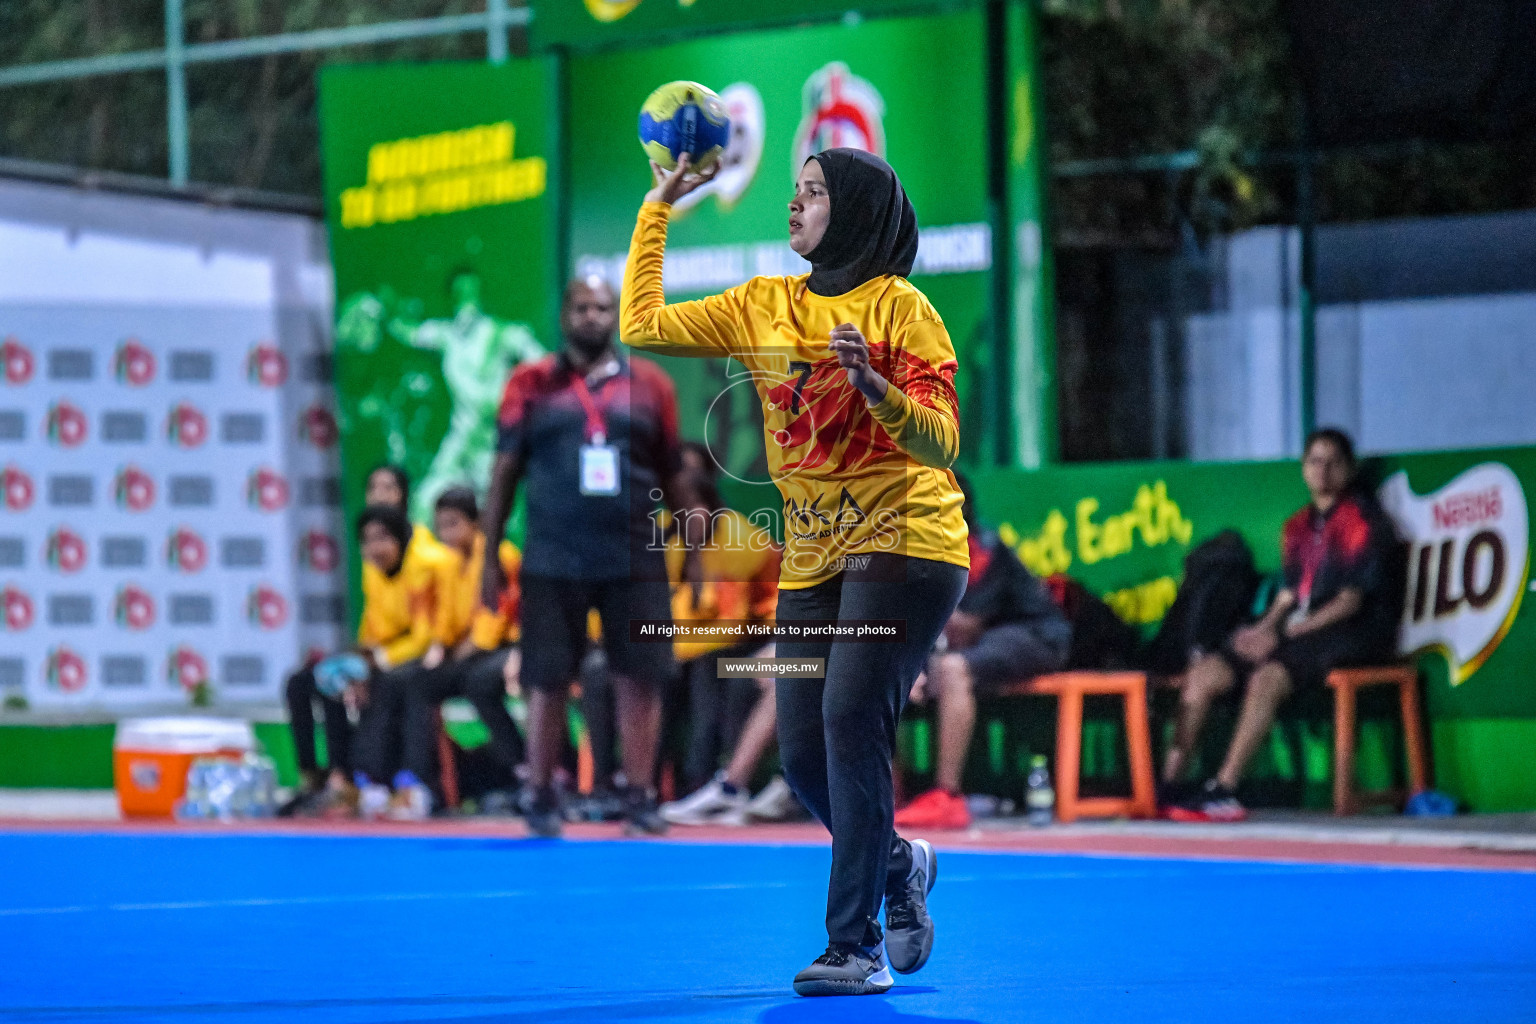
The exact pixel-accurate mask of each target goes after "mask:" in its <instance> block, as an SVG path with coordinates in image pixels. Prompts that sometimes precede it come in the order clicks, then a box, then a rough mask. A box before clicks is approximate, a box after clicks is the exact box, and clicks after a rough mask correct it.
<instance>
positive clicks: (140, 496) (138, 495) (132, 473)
mask: <svg viewBox="0 0 1536 1024" xmlns="http://www.w3.org/2000/svg"><path fill="white" fill-rule="evenodd" d="M113 491H114V493H116V495H117V504H118V507H119V508H126V509H127V510H128V511H130V512H143V511H144V510H145V509H147V508H149V507H150V506H151V505H153V504H154V503H155V481H154V479H153V478H152V477H151V476H150V475H149V474H148V473H146V472H144V471H143V470H141V469H139V468H138V467H137V466H124V467H123V468H122V469H120V470H118V471H117V481H116V483H115V484H114V485H113Z"/></svg>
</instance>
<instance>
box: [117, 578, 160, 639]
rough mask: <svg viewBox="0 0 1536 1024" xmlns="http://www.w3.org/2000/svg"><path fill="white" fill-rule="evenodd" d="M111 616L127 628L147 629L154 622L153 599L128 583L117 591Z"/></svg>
mask: <svg viewBox="0 0 1536 1024" xmlns="http://www.w3.org/2000/svg"><path fill="white" fill-rule="evenodd" d="M113 616H114V617H115V618H116V619H117V624H118V625H119V626H123V627H125V628H127V629H134V630H139V629H148V628H149V627H150V626H153V625H154V624H155V599H154V598H152V597H150V596H149V595H148V594H147V593H145V592H144V591H142V590H140V589H139V588H138V587H136V586H134V585H133V584H131V583H130V584H128V585H126V586H124V587H123V588H122V589H120V590H119V591H118V592H117V604H116V606H115V608H114V610H113Z"/></svg>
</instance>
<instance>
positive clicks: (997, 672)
mask: <svg viewBox="0 0 1536 1024" xmlns="http://www.w3.org/2000/svg"><path fill="white" fill-rule="evenodd" d="M1071 646H1072V627H1071V626H1068V625H1067V624H1066V623H1065V622H1053V623H1048V624H1046V625H1045V626H1043V627H1042V626H1040V625H1036V624H1033V623H1028V622H1004V623H1001V624H999V625H996V626H993V627H992V628H991V629H989V630H987V631H986V632H984V633H982V634H981V639H979V640H977V641H976V644H975V646H972V647H967V648H966V649H965V650H963V651H961V652H959V653H960V657H962V658H964V659H965V663H966V665H967V666H968V667H969V668H970V670H971V687H972V689H973V690H974V691H975V692H976V693H980V694H987V693H993V692H996V691H997V690H1000V689H1002V688H1003V687H1004V686H1006V685H1008V684H1009V683H1014V682H1018V681H1019V680H1022V679H1032V678H1034V677H1035V676H1038V675H1044V674H1045V673H1047V672H1055V671H1056V670H1057V669H1059V668H1061V667H1062V666H1063V665H1065V664H1066V663H1067V652H1068V651H1069V649H1070V648H1071Z"/></svg>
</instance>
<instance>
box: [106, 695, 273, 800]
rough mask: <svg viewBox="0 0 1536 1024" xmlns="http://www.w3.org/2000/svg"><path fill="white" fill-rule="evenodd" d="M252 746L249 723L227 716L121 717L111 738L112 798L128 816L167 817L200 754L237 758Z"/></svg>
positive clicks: (252, 733) (182, 791) (184, 787)
mask: <svg viewBox="0 0 1536 1024" xmlns="http://www.w3.org/2000/svg"><path fill="white" fill-rule="evenodd" d="M255 749H256V734H255V732H254V730H252V729H251V724H250V723H249V722H242V721H237V720H234V719H229V718H194V717H190V716H189V717H184V718H125V719H123V720H122V721H120V722H118V723H117V735H116V736H115V738H114V739H113V741H112V777H113V780H114V782H115V784H116V787H117V802H118V804H119V806H121V807H122V810H123V816H124V817H128V818H170V817H174V816H175V811H176V801H178V800H180V799H181V798H182V797H183V796H185V795H186V791H187V769H188V768H190V767H191V766H192V762H193V761H194V760H196V759H197V758H199V757H212V756H215V755H223V756H228V757H241V756H243V755H244V754H247V753H249V752H251V751H254V750H255Z"/></svg>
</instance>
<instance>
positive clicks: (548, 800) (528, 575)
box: [481, 277, 698, 837]
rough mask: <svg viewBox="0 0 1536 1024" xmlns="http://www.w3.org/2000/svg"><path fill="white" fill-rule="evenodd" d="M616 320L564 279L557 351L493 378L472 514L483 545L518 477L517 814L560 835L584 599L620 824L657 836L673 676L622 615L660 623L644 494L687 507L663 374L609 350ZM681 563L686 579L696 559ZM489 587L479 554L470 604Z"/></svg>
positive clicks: (494, 579)
mask: <svg viewBox="0 0 1536 1024" xmlns="http://www.w3.org/2000/svg"><path fill="white" fill-rule="evenodd" d="M617 326H618V313H617V300H616V297H615V296H614V294H613V289H612V288H610V287H609V286H608V284H607V283H606V282H604V281H602V280H601V279H599V278H595V277H594V278H586V279H583V280H578V281H573V282H571V284H570V285H569V286H568V287H567V288H566V290H565V298H564V302H563V304H562V306H561V311H560V328H561V333H562V334H563V335H564V339H565V346H564V348H563V350H562V351H560V352H559V353H557V354H554V355H549V356H545V357H544V358H543V359H540V360H537V361H535V362H531V363H524V364H522V365H521V366H519V367H518V368H517V369H516V370H515V371H513V373H512V376H511V378H510V379H509V380H508V381H507V387H506V394H505V396H504V398H503V399H502V404H501V413H500V417H499V420H500V423H499V428H500V429H499V438H498V442H497V456H496V464H495V467H494V468H493V469H492V471H491V484H490V490H489V494H488V496H487V498H486V508H485V513H484V516H483V518H482V520H481V529H482V530H483V531H484V533H485V537H486V548H487V550H495V546H496V544H497V543H499V542H500V540H501V538H502V535H503V533H504V532H505V530H506V525H507V518H508V516H509V515H510V514H511V511H512V504H513V499H514V497H515V496H516V493H517V487H518V485H519V483H526V486H527V491H528V502H527V507H528V530H527V536H526V539H525V541H524V544H523V565H522V601H521V614H522V637H523V640H522V650H523V664H522V686H523V690H524V692H525V693H526V694H527V697H528V768H529V772H530V774H531V776H532V778H531V781H532V783H533V786H534V790H535V792H534V797H533V802H532V804H531V806H530V807H529V808H528V811H527V817H528V826H529V828H530V830H532V831H533V832H534V834H536V835H540V836H546V837H552V836H557V835H559V834H560V829H561V808H560V806H559V801H558V799H557V797H556V795H555V793H554V791H553V788H552V787H551V785H550V777H551V773H552V771H553V768H554V764H555V761H556V758H557V757H558V755H559V751H560V748H561V730H562V729H564V728H565V720H566V719H565V706H566V695H567V691H568V689H569V687H570V684H571V681H572V680H573V678H574V677H575V675H576V671H577V666H578V665H579V663H580V659H581V656H582V654H583V652H584V650H585V648H586V645H587V615H588V612H589V611H590V610H591V609H593V608H595V609H597V612H598V615H599V617H600V618H601V620H602V627H603V645H604V647H605V649H606V653H607V657H608V666H609V670H610V672H611V673H612V675H613V683H614V690H615V696H616V698H617V704H618V718H619V736H620V744H621V746H622V747H623V756H624V773H625V775H626V777H627V778H628V781H629V789H628V792H627V793H626V794H625V812H626V817H627V818H628V821H629V826H628V828H629V831H630V833H631V834H638V833H652V834H658V833H661V832H664V831H666V822H665V821H663V820H662V818H661V816H660V815H659V814H657V812H656V795H655V792H654V791H653V790H652V789H651V788H650V783H651V781H652V776H653V774H654V771H655V762H656V750H657V741H658V734H659V731H660V724H661V687H662V686H663V685H664V684H665V683H666V681H667V680H668V679H669V678H670V676H671V674H672V671H673V668H672V653H671V644H670V643H633V642H631V640H630V629H629V624H630V620H631V619H668V618H670V617H671V592H670V587H669V586H668V583H667V567H666V562H665V559H664V555H663V551H662V550H661V547H660V546H659V545H656V544H654V543H653V539H652V520H651V518H650V517H651V514H652V513H653V512H654V511H655V508H656V505H657V499H658V498H659V497H662V496H664V497H665V499H666V503H667V505H668V506H669V507H670V508H671V509H672V510H673V512H674V513H677V512H680V511H681V510H682V509H684V508H686V507H688V506H689V505H690V502H689V501H687V500H686V495H683V494H681V493H680V491H679V488H685V489H686V484H685V483H684V482H683V481H682V480H681V479H680V477H681V474H680V472H679V470H680V468H681V454H680V442H679V439H678V429H677V395H676V392H675V390H674V389H673V386H672V381H671V379H670V378H668V377H667V375H666V374H665V373H663V372H662V371H661V369H660V368H658V367H657V366H656V365H655V364H654V363H650V362H647V361H645V360H642V359H632V358H630V357H628V356H626V355H625V354H623V353H621V352H620V351H619V350H618V349H617V348H616V346H615V345H614V343H613V341H614V333H615V330H616V328H617ZM687 571H688V572H689V573H690V578H691V579H697V578H698V561H697V557H696V555H695V557H693V558H691V559H689V567H688V570H687ZM505 589H506V578H505V574H504V573H503V571H502V569H501V563H500V561H499V560H498V559H495V558H487V559H486V560H485V570H484V577H483V580H482V586H481V600H482V601H483V603H484V604H485V606H486V607H488V608H495V607H496V606H497V603H498V602H499V600H500V596H501V594H502V593H503V591H504V590H505Z"/></svg>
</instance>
